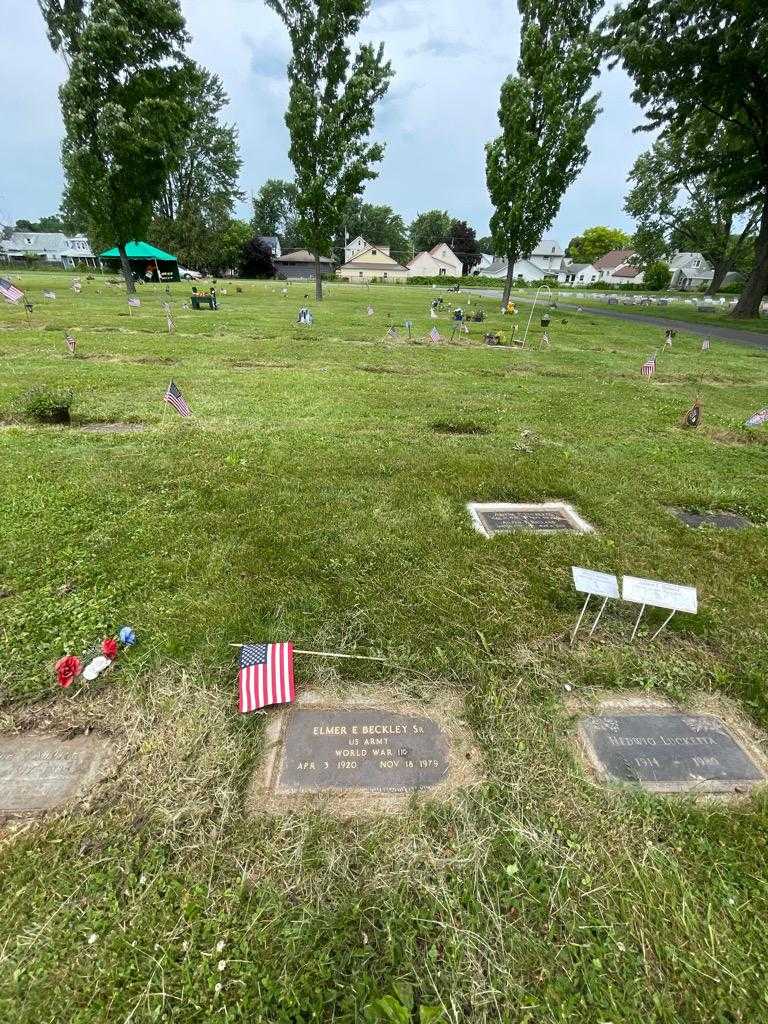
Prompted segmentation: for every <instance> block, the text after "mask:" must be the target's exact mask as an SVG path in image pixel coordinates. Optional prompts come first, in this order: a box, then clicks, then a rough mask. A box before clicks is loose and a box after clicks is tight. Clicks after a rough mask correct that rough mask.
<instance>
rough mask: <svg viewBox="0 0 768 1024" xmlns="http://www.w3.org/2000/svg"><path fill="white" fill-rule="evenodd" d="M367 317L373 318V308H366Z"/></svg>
mask: <svg viewBox="0 0 768 1024" xmlns="http://www.w3.org/2000/svg"><path fill="white" fill-rule="evenodd" d="M368 316H373V306H369V307H368Z"/></svg>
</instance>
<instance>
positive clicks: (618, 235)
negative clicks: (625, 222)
mask: <svg viewBox="0 0 768 1024" xmlns="http://www.w3.org/2000/svg"><path fill="white" fill-rule="evenodd" d="M631 245H632V238H631V236H630V235H628V234H627V233H626V231H622V230H621V228H606V227H603V226H602V225H600V224H599V225H597V226H596V227H594V228H586V229H585V230H584V231H582V233H581V234H580V235H576V237H575V238H572V239H571V240H570V242H569V243H568V248H567V249H566V252H567V254H568V256H570V257H571V259H572V260H573V262H574V263H594V262H595V260H599V259H600V257H601V256H605V254H606V253H607V252H611V250H612V249H628V248H629V247H630V246H631Z"/></svg>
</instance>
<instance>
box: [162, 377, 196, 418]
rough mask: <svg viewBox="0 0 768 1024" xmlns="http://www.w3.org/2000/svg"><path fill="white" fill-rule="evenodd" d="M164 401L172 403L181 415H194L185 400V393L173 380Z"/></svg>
mask: <svg viewBox="0 0 768 1024" xmlns="http://www.w3.org/2000/svg"><path fill="white" fill-rule="evenodd" d="M163 401H164V402H167V403H168V405H172V406H173V408H174V409H175V410H176V412H177V413H178V414H179V416H191V415H192V413H191V411H190V408H189V406H188V405H187V403H186V402H185V401H184V395H182V393H181V391H180V390H179V389H178V387H177V386H176V384H175V383H174V381H171V383H170V384H169V385H168V389H167V390H166V392H165V396H164V398H163Z"/></svg>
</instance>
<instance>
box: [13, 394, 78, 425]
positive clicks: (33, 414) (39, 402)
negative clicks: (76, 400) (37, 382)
mask: <svg viewBox="0 0 768 1024" xmlns="http://www.w3.org/2000/svg"><path fill="white" fill-rule="evenodd" d="M72 399H73V394H72V392H71V391H70V390H69V389H68V388H30V390H29V391H27V392H26V393H25V394H24V395H22V398H21V403H20V406H21V412H22V414H23V415H24V416H26V418H27V419H30V420H37V422H38V423H69V409H70V406H71V405H72Z"/></svg>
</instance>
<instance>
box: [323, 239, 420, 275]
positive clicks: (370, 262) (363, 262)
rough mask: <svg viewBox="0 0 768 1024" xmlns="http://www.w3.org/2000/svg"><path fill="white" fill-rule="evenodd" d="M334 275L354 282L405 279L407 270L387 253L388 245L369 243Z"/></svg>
mask: <svg viewBox="0 0 768 1024" xmlns="http://www.w3.org/2000/svg"><path fill="white" fill-rule="evenodd" d="M336 276H337V277H340V278H342V279H343V280H345V281H349V282H350V283H352V284H354V283H355V282H357V283H358V284H367V283H368V282H370V281H403V282H404V281H405V280H406V279H407V277H408V270H407V268H406V267H404V266H402V264H400V263H398V262H397V260H394V259H392V257H391V256H390V255H389V246H379V245H369V246H368V248H367V249H363V251H362V252H356V253H355V255H354V256H353V257H352V259H351V260H347V262H346V263H345V264H344V265H343V266H341V267H339V269H338V270H337V271H336Z"/></svg>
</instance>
